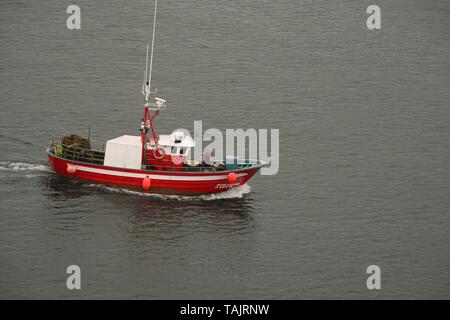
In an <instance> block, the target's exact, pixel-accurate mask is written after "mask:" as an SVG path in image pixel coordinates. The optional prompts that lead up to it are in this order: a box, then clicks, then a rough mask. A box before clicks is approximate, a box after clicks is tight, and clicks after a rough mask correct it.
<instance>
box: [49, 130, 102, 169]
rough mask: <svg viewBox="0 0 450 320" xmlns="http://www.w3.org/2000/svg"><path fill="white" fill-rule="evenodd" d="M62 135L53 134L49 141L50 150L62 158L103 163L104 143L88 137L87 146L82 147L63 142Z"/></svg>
mask: <svg viewBox="0 0 450 320" xmlns="http://www.w3.org/2000/svg"><path fill="white" fill-rule="evenodd" d="M63 138H64V136H53V137H52V139H51V141H50V151H51V152H52V153H54V154H55V155H57V156H59V157H62V158H64V159H68V160H73V161H80V162H88V163H95V164H103V160H104V158H105V144H104V143H102V142H98V141H95V140H91V139H88V140H87V141H88V142H89V146H88V147H82V146H81V145H80V144H78V143H76V142H75V143H73V144H70V145H68V144H63Z"/></svg>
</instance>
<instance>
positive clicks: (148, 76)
mask: <svg viewBox="0 0 450 320" xmlns="http://www.w3.org/2000/svg"><path fill="white" fill-rule="evenodd" d="M157 7H158V0H155V12H154V14H153V34H152V48H151V53H150V66H148V43H147V54H146V59H145V72H144V84H143V88H142V94H143V95H144V97H145V104H144V118H143V119H142V120H143V123H142V124H141V130H142V132H141V140H142V161H144V151H145V145H146V143H147V132H148V129H151V133H152V137H153V141H154V143H155V145H156V144H158V137H157V136H156V133H155V129H154V127H153V120H154V119H155V118H156V117H157V116H158V113H159V109H160V108H161V107H162V106H163V104H164V102H165V100H163V99H159V98H156V97H155V100H156V102H155V103H150V104H149V97H150V95H151V94H152V92H151V82H152V68H153V49H154V47H155V30H156V10H157ZM153 93H156V90H155V92H153ZM149 105H150V106H151V109H153V110H154V114H153V115H151V114H150V111H149ZM153 105H156V106H157V107H156V108H153Z"/></svg>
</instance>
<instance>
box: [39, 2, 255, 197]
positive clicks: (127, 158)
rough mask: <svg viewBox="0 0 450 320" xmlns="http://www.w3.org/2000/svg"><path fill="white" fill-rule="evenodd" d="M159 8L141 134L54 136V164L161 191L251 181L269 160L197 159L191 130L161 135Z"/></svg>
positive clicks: (65, 172)
mask: <svg viewBox="0 0 450 320" xmlns="http://www.w3.org/2000/svg"><path fill="white" fill-rule="evenodd" d="M156 10H157V0H156V1H155V11H154V17H153V36H152V46H151V54H150V65H149V63H148V62H149V58H148V53H149V46H148V45H147V55H146V63H145V71H144V81H143V85H142V94H143V95H144V97H145V104H144V114H143V118H142V119H141V122H140V128H139V131H140V135H136V136H133V135H122V136H120V137H116V138H114V139H111V140H108V141H106V143H99V142H96V141H94V140H91V139H90V134H89V136H88V137H87V138H86V137H81V136H79V135H75V134H66V135H62V136H53V138H52V139H51V141H50V145H49V147H48V148H47V154H48V159H49V162H50V165H51V167H52V169H53V170H54V171H55V172H56V173H57V174H59V175H62V176H65V177H68V178H71V179H77V180H83V181H89V182H94V183H102V184H109V185H115V186H120V187H126V188H130V189H137V190H140V191H142V192H150V193H159V194H177V195H198V194H210V193H217V192H223V191H226V190H228V189H232V188H237V187H239V186H241V185H244V184H246V183H247V181H248V180H249V179H250V178H251V177H252V176H253V175H255V173H257V172H258V170H260V168H261V167H262V166H263V165H264V163H262V162H261V161H258V160H250V159H237V158H236V157H225V159H215V160H211V159H205V157H204V158H203V159H202V160H201V161H200V160H191V159H190V156H191V155H192V152H193V151H192V150H193V148H194V147H195V141H194V139H193V138H192V137H191V136H190V135H189V134H187V133H186V132H183V131H175V132H172V133H171V134H168V135H157V134H156V132H155V128H154V121H155V120H156V118H157V117H158V115H159V114H160V112H161V111H162V110H164V109H165V108H166V99H163V98H161V97H158V96H156V89H155V91H152V89H153V88H152V86H151V79H152V65H153V48H154V40H155V29H156ZM208 158H209V157H208Z"/></svg>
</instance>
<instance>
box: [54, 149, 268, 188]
mask: <svg viewBox="0 0 450 320" xmlns="http://www.w3.org/2000/svg"><path fill="white" fill-rule="evenodd" d="M48 159H49V162H50V165H51V166H52V168H53V170H54V171H55V172H56V173H57V174H60V175H62V176H65V177H68V178H72V179H78V180H83V181H90V182H95V183H102V184H110V185H115V186H122V187H127V188H130V189H134V190H139V191H141V192H149V193H160V194H181V195H197V194H210V193H217V192H223V191H226V190H228V189H231V188H235V187H238V186H240V185H243V184H245V183H246V182H247V181H248V180H250V178H251V177H252V176H253V175H254V174H255V173H256V172H258V170H259V169H260V166H256V167H251V168H247V169H241V170H234V171H233V172H234V173H235V174H236V176H237V180H236V182H234V183H229V182H228V173H229V171H219V172H202V173H201V172H194V173H192V172H180V171H175V172H171V171H156V170H155V171H153V170H152V171H144V170H133V169H122V168H113V167H107V166H103V165H96V164H91V163H84V162H76V161H70V160H67V159H63V158H60V157H57V156H55V155H54V154H52V153H48ZM68 166H71V167H72V170H69V171H74V172H73V173H69V172H68V170H67V168H68ZM73 169H75V170H73ZM146 177H149V178H150V180H151V185H150V188H149V189H148V190H144V188H143V179H144V178H146Z"/></svg>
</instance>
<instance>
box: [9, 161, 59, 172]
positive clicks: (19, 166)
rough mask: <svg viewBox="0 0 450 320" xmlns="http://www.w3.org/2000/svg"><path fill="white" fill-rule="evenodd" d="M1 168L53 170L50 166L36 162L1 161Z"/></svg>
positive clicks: (10, 169) (12, 169) (11, 169)
mask: <svg viewBox="0 0 450 320" xmlns="http://www.w3.org/2000/svg"><path fill="white" fill-rule="evenodd" d="M0 170H3V171H40V172H52V169H51V168H50V167H49V166H46V165H42V164H35V163H24V162H9V161H0Z"/></svg>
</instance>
